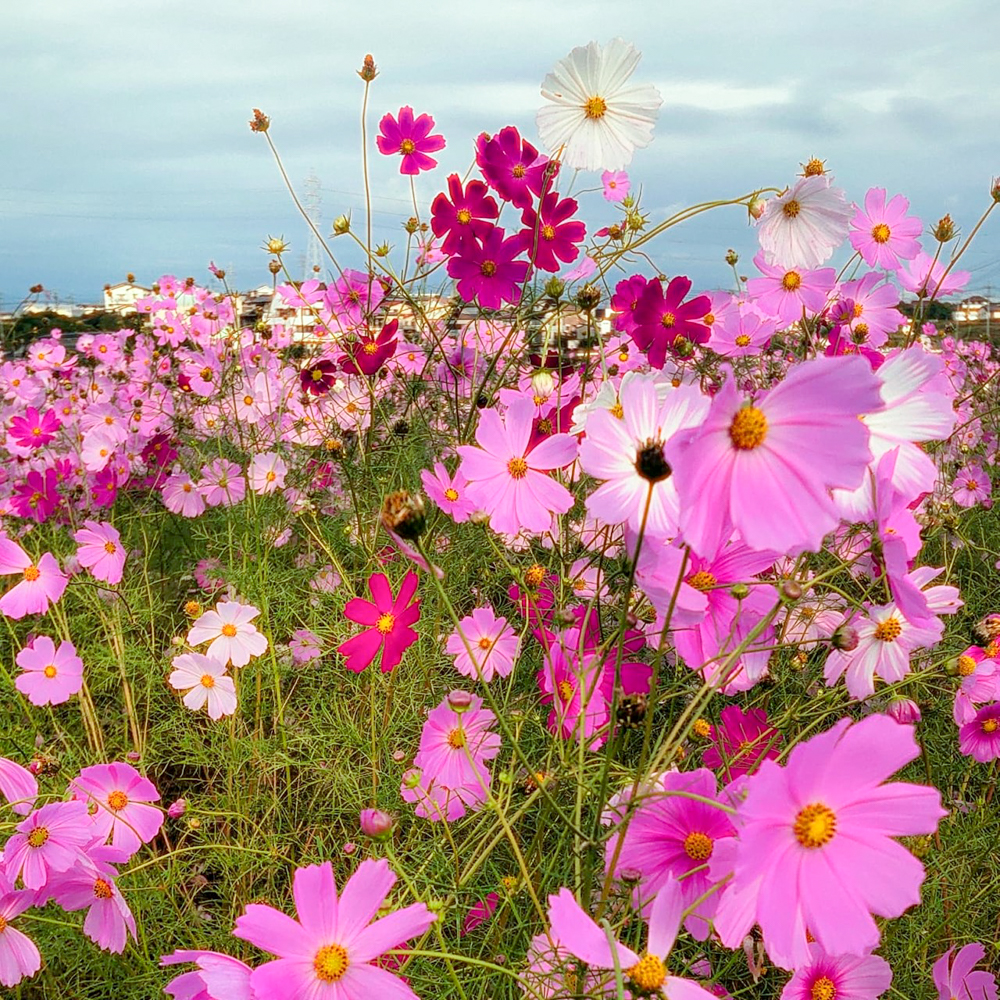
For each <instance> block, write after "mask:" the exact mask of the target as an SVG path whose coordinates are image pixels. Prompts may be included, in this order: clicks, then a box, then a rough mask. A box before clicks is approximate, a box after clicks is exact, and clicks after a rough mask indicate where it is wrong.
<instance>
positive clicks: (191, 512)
mask: <svg viewBox="0 0 1000 1000" xmlns="http://www.w3.org/2000/svg"><path fill="white" fill-rule="evenodd" d="M160 494H161V496H162V498H163V506H164V507H166V508H167V510H169V511H170V512H171V513H173V514H181V515H182V516H184V517H198V516H199V515H200V514H201V513H202V512H203V511H204V510H205V498H204V497H203V496H202V495H201V492H200V490H199V489H198V483H196V482H195V481H194V479H192V478H191V476H189V475H188V474H187V473H186V472H177V473H175V474H174V475H172V476H170V477H169V478H168V479H167V481H166V482H165V483H164V484H163V486H162V487H161V488H160Z"/></svg>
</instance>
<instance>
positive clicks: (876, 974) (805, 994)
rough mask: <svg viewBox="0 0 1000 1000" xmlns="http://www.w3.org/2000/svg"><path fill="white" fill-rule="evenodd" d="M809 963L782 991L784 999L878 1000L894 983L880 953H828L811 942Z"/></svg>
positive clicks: (887, 965) (782, 998) (889, 969)
mask: <svg viewBox="0 0 1000 1000" xmlns="http://www.w3.org/2000/svg"><path fill="white" fill-rule="evenodd" d="M809 953H810V958H809V962H808V963H807V964H806V965H803V966H802V967H801V968H799V969H796V970H795V975H794V976H792V978H791V979H790V980H789V981H788V982H787V983H786V984H785V988H784V989H783V990H782V991H781V1000H834V998H836V1000H878V998H879V997H880V996H882V994H883V993H884V992H885V991H886V990H887V989H888V988H889V986H890V984H891V983H892V969H891V968H889V963H888V962H887V961H886V960H885V959H884V958H879V957H878V955H865V956H863V957H856V956H853V955H839V956H837V957H833V956H831V955H827V954H826V953H825V952H824V951H823V949H822V948H820V947H819V945H815V944H814V945H810V947H809Z"/></svg>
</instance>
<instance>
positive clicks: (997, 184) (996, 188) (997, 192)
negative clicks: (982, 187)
mask: <svg viewBox="0 0 1000 1000" xmlns="http://www.w3.org/2000/svg"><path fill="white" fill-rule="evenodd" d="M990 196H991V197H992V198H993V200H994V201H995V202H998V203H1000V177H994V178H993V186H992V187H991V188H990Z"/></svg>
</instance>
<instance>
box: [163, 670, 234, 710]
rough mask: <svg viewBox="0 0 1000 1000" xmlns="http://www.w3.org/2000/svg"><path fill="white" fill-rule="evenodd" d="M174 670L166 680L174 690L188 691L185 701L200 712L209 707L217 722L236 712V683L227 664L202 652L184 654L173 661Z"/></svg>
mask: <svg viewBox="0 0 1000 1000" xmlns="http://www.w3.org/2000/svg"><path fill="white" fill-rule="evenodd" d="M170 665H171V667H173V670H172V671H171V673H170V676H169V677H168V678H167V683H168V684H169V685H170V686H171V687H172V688H173V689H174V690H175V691H184V692H186V693H185V695H184V698H183V699H182V700H183V702H184V704H185V705H186V706H187V707H188V708H190V709H191V711H192V712H197V711H198V710H199V709H201V708H206V707H207V709H208V717H209V718H210V719H213V720H215V721H218V720H219V719H221V718H222V717H223V716H224V715H232V714H233V712H235V711H236V685H235V684H234V683H233V679H232V677H230V676H229V675H228V674H227V673H226V664H225V663H220V662H219V660H217V659H215V658H213V657H210V656H205V655H203V654H202V653H181V654H180V656H175V657H174V658H173V660H171V662H170Z"/></svg>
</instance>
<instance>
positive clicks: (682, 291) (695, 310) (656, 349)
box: [631, 276, 712, 368]
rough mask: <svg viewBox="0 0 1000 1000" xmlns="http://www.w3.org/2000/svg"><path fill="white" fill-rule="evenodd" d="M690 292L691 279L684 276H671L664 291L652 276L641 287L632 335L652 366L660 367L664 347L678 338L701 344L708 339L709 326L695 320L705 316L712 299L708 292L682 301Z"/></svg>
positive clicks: (670, 345)
mask: <svg viewBox="0 0 1000 1000" xmlns="http://www.w3.org/2000/svg"><path fill="white" fill-rule="evenodd" d="M690 291H691V279H690V278H686V277H683V276H681V277H677V278H673V279H671V281H670V284H668V285H667V287H666V290H664V288H663V283H662V282H660V281H658V280H655V279H654V280H653V281H649V282H647V283H646V286H645V288H643V290H642V296H641V297H640V299H639V304H638V305H637V306H636V307H635V312H634V313H633V317H634V319H635V328H634V329H633V330H632V331H631V334H632V339H633V340H634V341H635V342H636V345H637V346H638V347H639V348H640V350H643V351H645V352H646V354H647V356H648V358H649V363H650V364H651V365H652V366H653V367H654V368H662V367H663V365H664V362H665V361H666V357H667V348H668V347H673V344H674V341H675V340H677V338H678V337H684V338H686V339H687V340H689V341H691V343H693V344H704V343H705V341H707V340H708V327H707V326H705V324H704V323H699V322H697V321H698V320H699V319H702V318H703V317H705V316H706V315H708V312H709V310H710V309H711V308H712V300H711V299H710V298H709V297H708V296H707V295H699V296H698V297H697V298H694V299H691V300H690V301H689V302H684V301H683V300H684V296H685V295H687V294H688V292H690Z"/></svg>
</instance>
